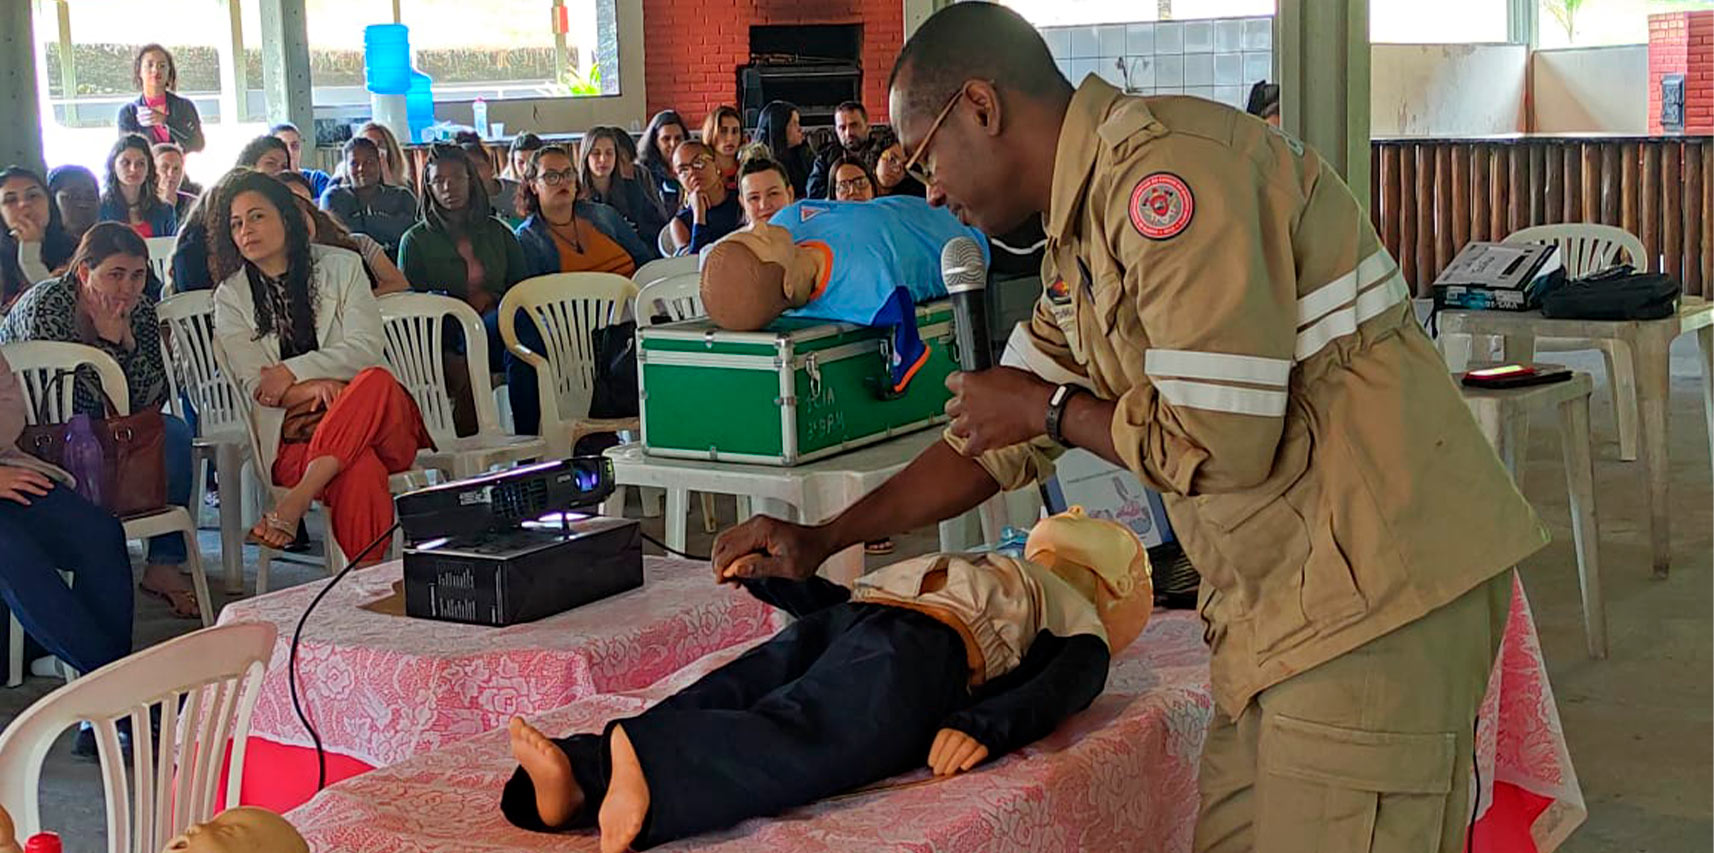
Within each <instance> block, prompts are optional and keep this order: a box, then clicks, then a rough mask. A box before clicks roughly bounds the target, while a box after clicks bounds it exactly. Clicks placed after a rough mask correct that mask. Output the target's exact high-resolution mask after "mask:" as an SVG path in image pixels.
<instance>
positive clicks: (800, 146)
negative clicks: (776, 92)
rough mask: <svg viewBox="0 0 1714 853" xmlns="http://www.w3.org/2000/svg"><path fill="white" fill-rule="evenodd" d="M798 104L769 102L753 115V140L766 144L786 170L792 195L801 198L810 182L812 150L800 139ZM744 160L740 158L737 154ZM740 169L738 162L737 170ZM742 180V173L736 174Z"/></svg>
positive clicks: (812, 164)
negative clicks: (754, 120) (754, 123)
mask: <svg viewBox="0 0 1714 853" xmlns="http://www.w3.org/2000/svg"><path fill="white" fill-rule="evenodd" d="M801 120H802V119H801V117H800V116H799V115H798V111H797V106H796V105H794V104H789V103H787V102H785V101H772V102H770V103H769V104H768V105H767V106H765V107H763V108H762V114H761V115H760V116H758V117H757V118H756V135H755V136H754V137H753V140H754V141H755V142H758V143H761V144H762V145H766V146H767V147H768V152H769V153H770V154H771V155H772V156H773V158H774V160H775V161H776V162H778V163H779V164H780V165H781V166H784V167H785V169H786V175H787V176H788V177H789V178H790V181H791V188H792V197H793V198H803V197H804V188H805V187H806V186H807V185H808V184H809V173H810V170H811V169H814V168H815V150H814V149H812V148H810V147H809V142H808V141H806V140H805V139H804V138H803V127H802V126H801V125H800V124H799V122H800V121H801ZM739 160H740V161H741V160H743V157H739ZM742 170H743V165H742V164H741V163H740V165H739V171H742ZM739 178H740V179H742V178H743V175H739Z"/></svg>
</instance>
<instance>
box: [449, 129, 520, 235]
mask: <svg viewBox="0 0 1714 853" xmlns="http://www.w3.org/2000/svg"><path fill="white" fill-rule="evenodd" d="M461 135H464V134H461ZM458 147H459V148H462V149H463V150H464V155H465V156H466V157H469V158H470V172H471V174H473V175H475V176H476V180H478V181H480V182H482V189H483V191H484V192H486V193H487V194H488V206H489V208H490V209H491V210H492V212H493V214H494V217H495V218H496V219H499V220H500V221H501V222H504V223H506V227H508V228H510V227H513V226H515V225H516V224H517V223H518V222H519V221H521V220H522V219H523V217H521V216H519V215H518V182H517V181H514V180H511V179H510V178H502V177H500V175H499V174H498V173H497V172H495V171H494V161H493V160H491V159H489V157H488V148H487V147H486V146H484V145H483V144H482V137H480V136H477V135H476V134H474V133H471V134H468V138H465V139H461V140H460V141H459V143H458Z"/></svg>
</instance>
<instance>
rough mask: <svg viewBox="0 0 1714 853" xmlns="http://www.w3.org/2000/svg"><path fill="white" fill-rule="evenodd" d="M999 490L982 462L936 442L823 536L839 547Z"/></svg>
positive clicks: (940, 516)
mask: <svg viewBox="0 0 1714 853" xmlns="http://www.w3.org/2000/svg"><path fill="white" fill-rule="evenodd" d="M999 491H1000V484H999V483H996V482H995V481H994V478H993V477H992V476H990V475H989V474H988V471H987V469H985V468H983V467H982V466H981V464H980V463H978V462H977V461H976V460H974V459H967V458H965V457H964V456H962V455H960V454H959V453H958V451H956V450H953V449H952V447H951V446H949V445H948V444H947V443H946V442H944V441H941V442H936V443H935V444H934V445H933V446H931V447H929V449H927V450H925V451H923V453H922V455H921V456H918V457H917V458H916V460H915V461H913V462H911V464H910V465H908V466H906V467H905V469H904V470H903V471H900V472H899V473H898V474H895V475H894V476H893V478H892V479H890V480H888V481H887V482H885V483H883V484H882V485H881V487H880V488H879V489H876V490H875V491H873V492H870V493H869V494H868V495H867V496H865V497H864V498H863V499H862V500H860V501H858V502H857V503H856V504H854V505H852V507H851V508H850V509H847V510H846V511H845V512H843V513H840V514H839V517H838V518H835V519H834V520H833V521H831V522H829V523H828V524H827V526H826V527H824V528H823V534H824V535H825V536H826V537H827V545H828V546H829V547H830V548H831V549H832V550H833V551H840V550H843V549H845V548H848V547H850V546H852V545H856V544H859V543H862V542H871V541H874V540H876V539H881V538H884V537H887V536H892V535H895V534H900V533H904V532H905V531H907V530H915V529H916V528H919V527H923V526H925V525H928V524H933V523H936V522H940V521H944V520H945V519H948V518H953V517H955V516H959V515H963V514H964V513H966V512H969V511H970V510H972V509H975V508H976V507H977V506H980V505H981V504H982V502H983V501H985V500H987V499H989V498H991V497H993V496H994V495H995V494H996V493H997V492H999Z"/></svg>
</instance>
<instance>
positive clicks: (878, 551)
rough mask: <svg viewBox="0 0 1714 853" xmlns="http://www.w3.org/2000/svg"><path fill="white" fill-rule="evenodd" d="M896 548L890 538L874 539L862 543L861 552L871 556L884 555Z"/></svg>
mask: <svg viewBox="0 0 1714 853" xmlns="http://www.w3.org/2000/svg"><path fill="white" fill-rule="evenodd" d="M897 549H898V546H897V545H894V544H893V540H891V539H876V540H875V541H873V542H865V543H863V553H865V554H868V555H870V556H872V557H881V556H885V555H887V554H891V553H893V551H895V550H897Z"/></svg>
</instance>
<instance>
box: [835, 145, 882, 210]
mask: <svg viewBox="0 0 1714 853" xmlns="http://www.w3.org/2000/svg"><path fill="white" fill-rule="evenodd" d="M830 174H832V175H833V199H834V201H874V200H875V174H874V173H873V172H870V171H869V164H867V163H864V162H863V160H862V159H861V158H859V157H853V156H851V155H849V154H847V155H846V156H844V157H841V158H839V159H837V160H835V161H833V168H832V169H831V170H830Z"/></svg>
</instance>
